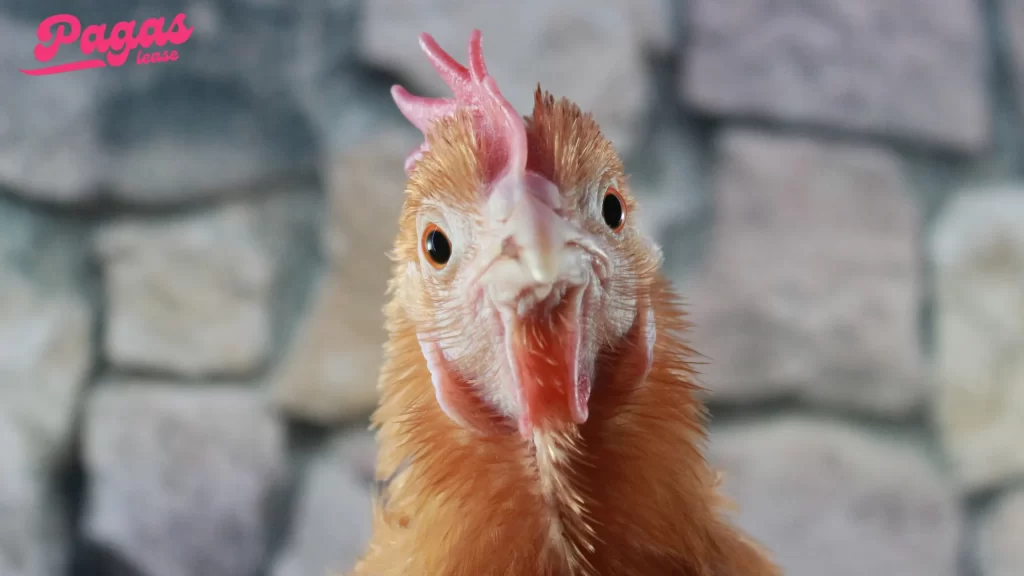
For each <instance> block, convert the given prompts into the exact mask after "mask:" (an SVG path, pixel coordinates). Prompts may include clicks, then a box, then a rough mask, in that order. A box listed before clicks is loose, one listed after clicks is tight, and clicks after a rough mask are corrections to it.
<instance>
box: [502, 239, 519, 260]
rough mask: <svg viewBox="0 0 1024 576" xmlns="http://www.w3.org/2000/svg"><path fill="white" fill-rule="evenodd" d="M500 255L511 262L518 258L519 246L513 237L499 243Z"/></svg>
mask: <svg viewBox="0 0 1024 576" xmlns="http://www.w3.org/2000/svg"><path fill="white" fill-rule="evenodd" d="M501 255H502V256H504V257H505V258H511V259H512V260H516V259H518V258H519V244H517V243H516V239H515V238H514V237H512V236H508V237H506V238H505V239H504V240H502V241H501Z"/></svg>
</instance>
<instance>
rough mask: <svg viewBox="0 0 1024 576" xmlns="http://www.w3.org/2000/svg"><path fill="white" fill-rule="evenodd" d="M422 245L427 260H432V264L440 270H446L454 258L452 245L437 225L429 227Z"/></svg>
mask: <svg viewBox="0 0 1024 576" xmlns="http://www.w3.org/2000/svg"><path fill="white" fill-rule="evenodd" d="M420 244H421V245H422V247H423V253H424V254H425V255H426V256H427V260H430V264H431V265H432V266H433V267H434V268H437V269H438V270H440V269H442V268H444V267H445V266H446V265H447V264H448V260H450V259H451V257H452V243H451V242H450V241H449V240H448V237H447V236H445V235H444V232H442V231H441V229H440V228H438V227H437V225H436V224H431V225H429V226H427V229H426V230H424V231H423V239H422V240H421V241H420Z"/></svg>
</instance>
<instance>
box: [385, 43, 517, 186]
mask: <svg viewBox="0 0 1024 576" xmlns="http://www.w3.org/2000/svg"><path fill="white" fill-rule="evenodd" d="M420 48H422V49H423V52H424V53H426V55H427V57H428V58H429V59H430V63H431V64H433V66H434V69H435V70H437V73H438V74H439V75H440V76H441V78H442V79H444V81H445V83H446V84H448V87H449V88H451V90H452V92H453V93H454V94H455V98H424V97H422V96H413V95H412V94H410V93H409V92H408V91H407V90H406V89H405V88H403V87H401V86H398V85H395V86H393V87H392V88H391V96H392V97H393V98H394V99H395V104H397V105H398V109H399V110H400V111H401V112H402V115H403V116H405V117H406V119H408V120H409V122H411V123H412V125H413V126H415V127H417V128H419V130H420V131H421V132H423V133H424V135H425V134H426V133H427V131H429V130H430V127H431V125H432V124H433V123H434V122H435V121H436V120H438V119H440V118H444V117H446V116H451V115H452V114H454V113H455V111H456V110H457V109H459V108H460V107H464V108H468V109H470V110H472V112H473V122H474V128H475V130H476V134H477V137H478V138H480V139H482V140H483V141H485V142H486V143H487V146H486V147H485V150H487V156H488V157H487V158H486V160H485V162H486V166H485V167H486V178H487V179H488V180H489V181H493V180H496V179H497V178H499V177H502V176H517V177H521V176H523V175H525V173H526V127H525V126H524V125H523V120H522V118H520V116H519V115H518V114H517V113H516V111H515V108H513V107H512V105H511V104H509V103H508V101H507V100H505V98H504V97H503V96H502V95H501V92H500V91H499V90H498V84H497V83H496V82H495V81H494V78H493V77H491V76H489V75H488V74H487V66H486V64H484V55H483V48H482V45H481V33H480V30H473V32H472V33H471V34H470V36H469V68H468V69H467V68H466V67H465V66H463V65H462V64H459V63H458V62H456V61H455V59H454V58H452V57H451V56H450V55H448V53H447V52H445V51H444V50H442V49H441V47H440V46H438V45H437V42H436V41H435V40H434V38H433V37H432V36H430V34H427V33H423V34H420ZM426 150H427V143H426V142H424V143H423V144H422V145H421V146H420V147H419V148H418V149H417V150H416V151H414V152H413V153H412V154H411V155H410V156H409V158H407V159H406V161H405V169H406V172H411V171H412V168H413V165H414V164H415V163H416V161H417V160H418V159H419V158H420V157H421V156H422V153H423V152H424V151H426Z"/></svg>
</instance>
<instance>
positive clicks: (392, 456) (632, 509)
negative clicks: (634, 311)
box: [361, 284, 752, 576]
mask: <svg viewBox="0 0 1024 576" xmlns="http://www.w3.org/2000/svg"><path fill="white" fill-rule="evenodd" d="M655 288H656V289H655V291H654V293H652V295H651V301H652V305H653V306H654V307H655V311H656V316H657V323H658V334H657V342H658V345H657V346H656V348H655V353H654V361H653V367H652V369H651V371H650V373H649V374H648V375H647V376H646V377H644V376H642V375H640V376H638V375H637V370H636V365H635V363H636V360H635V359H632V358H631V356H630V351H631V350H633V349H634V347H632V346H628V345H627V346H623V347H622V349H621V350H610V351H606V352H605V353H604V356H603V358H602V362H601V364H600V365H601V367H600V369H599V372H598V378H597V379H596V380H595V386H594V392H593V395H592V396H591V399H590V416H589V418H588V420H587V422H586V423H585V424H583V425H582V426H578V427H577V426H575V425H573V426H569V427H566V428H565V429H564V430H561V431H555V432H550V431H548V432H536V433H535V434H534V437H533V438H532V441H531V439H524V438H522V437H521V436H519V435H518V434H515V433H512V434H505V435H490V436H479V435H475V434H473V433H471V432H469V431H467V430H466V429H464V428H462V427H460V426H458V425H457V424H455V423H453V422H452V421H451V420H450V419H449V418H448V417H446V416H445V414H444V413H443V412H442V411H441V410H440V408H439V407H438V405H437V402H436V401H435V399H434V392H433V388H432V386H431V382H430V376H429V373H428V372H427V369H426V366H425V365H424V362H423V359H422V355H420V354H418V352H419V348H418V346H417V343H416V340H415V334H414V332H413V326H412V325H411V322H410V321H409V320H408V319H407V318H406V317H405V316H404V314H403V313H402V311H401V309H400V307H399V306H397V305H393V306H392V307H391V308H390V309H389V317H390V318H389V321H390V322H391V326H390V328H391V332H392V339H391V341H390V343H389V350H388V357H389V360H388V361H387V362H386V364H385V366H384V369H383V372H382V383H383V386H382V389H381V392H382V400H381V406H380V408H379V410H378V411H377V412H376V414H375V415H374V421H375V424H376V425H378V426H379V428H380V432H379V435H378V442H379V449H380V453H379V459H378V477H379V478H380V479H382V480H383V479H385V478H388V477H390V476H392V475H393V474H394V478H393V479H392V480H391V481H390V482H389V485H388V486H387V488H386V489H384V490H383V492H382V494H381V498H380V499H379V502H378V517H377V524H376V527H375V535H374V538H375V542H376V541H380V542H383V544H381V545H380V547H378V548H376V549H375V550H376V552H374V551H371V553H370V555H369V556H368V557H367V558H366V559H365V560H364V562H363V563H362V564H361V566H363V567H364V568H365V572H364V573H366V574H370V573H377V574H381V575H386V574H396V575H398V574H411V573H412V572H407V571H403V570H398V569H393V563H394V555H396V554H397V555H399V556H400V557H402V558H407V559H408V562H409V563H411V564H410V565H414V566H415V567H416V570H415V573H417V574H436V575H437V576H447V575H453V576H454V575H462V574H466V575H470V574H472V575H477V574H483V575H486V574H495V573H496V574H505V575H509V576H518V575H526V574H529V575H531V576H569V575H572V576H577V575H579V576H591V575H593V576H598V575H600V576H606V575H618V574H623V575H625V574H639V573H658V574H665V575H666V576H669V575H673V574H678V575H689V574H694V575H696V574H705V573H711V572H709V571H707V570H708V567H709V566H713V565H717V563H718V562H721V557H722V555H723V554H734V555H735V554H736V551H735V550H732V551H730V552H727V551H726V550H725V549H723V548H722V544H721V542H722V538H726V539H728V540H729V541H730V542H731V541H737V542H738V541H739V540H738V538H739V537H738V536H736V535H735V534H734V533H733V532H732V531H731V529H729V528H728V526H727V525H725V524H724V523H723V522H722V520H721V519H720V518H719V515H718V510H717V508H718V505H719V503H720V502H719V501H718V499H717V496H716V477H715V475H714V474H713V473H712V472H711V471H710V470H709V468H708V467H707V466H706V464H705V462H704V459H703V457H702V454H701V447H702V443H703V440H704V432H703V427H702V406H701V404H700V403H699V402H698V401H697V400H696V399H695V398H694V396H693V392H694V391H695V389H696V387H695V386H694V385H693V384H692V383H691V382H690V380H689V378H688V375H689V374H690V373H691V372H690V368H689V366H688V365H687V363H686V361H685V359H686V358H687V357H689V356H690V351H689V350H688V349H687V347H686V346H685V345H684V344H683V343H682V341H681V340H679V339H678V336H677V334H678V333H679V332H680V331H681V330H682V329H683V328H684V322H683V320H682V314H681V313H680V312H679V309H678V307H677V306H676V305H675V304H674V303H673V301H672V295H671V294H670V293H669V292H668V291H667V290H664V288H663V285H662V284H658V285H657V286H656V287H655ZM402 463H407V464H408V465H407V466H405V467H404V469H403V470H401V471H399V472H397V474H395V472H396V471H397V469H398V467H399V465H400V464H402ZM744 550H746V548H744ZM751 553H752V552H751ZM389 557H390V558H392V560H391V561H389V560H388V558H389ZM598 566H599V567H600V569H598V568H595V567H598ZM389 567H391V568H389ZM373 569H377V570H379V571H378V572H373ZM716 570H721V568H716ZM719 573H721V574H727V573H728V572H727V571H721V572H719Z"/></svg>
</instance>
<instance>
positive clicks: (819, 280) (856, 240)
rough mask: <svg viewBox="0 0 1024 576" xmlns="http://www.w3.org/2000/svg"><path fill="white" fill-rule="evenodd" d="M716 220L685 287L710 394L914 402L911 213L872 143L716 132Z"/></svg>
mask: <svg viewBox="0 0 1024 576" xmlns="http://www.w3.org/2000/svg"><path fill="white" fill-rule="evenodd" d="M719 153H720V154H721V157H720V158H719V160H718V166H717V168H718V173H717V183H716V186H715V194H716V197H715V204H716V208H715V210H716V228H715V230H714V233H713V236H714V238H713V241H712V244H711V247H710V249H709V254H708V255H707V266H706V268H705V269H704V270H703V271H702V272H701V275H700V278H699V282H696V283H695V288H694V292H693V293H692V294H688V296H689V298H688V299H689V301H690V302H692V303H693V306H692V320H693V322H694V323H695V325H696V328H695V332H694V346H695V347H696V349H697V351H698V352H700V353H702V354H704V355H706V356H707V357H708V358H707V361H708V362H709V364H707V365H702V366H701V367H700V368H701V372H702V374H703V376H704V378H703V381H704V383H705V384H706V385H707V386H708V387H710V389H711V392H712V394H713V396H712V398H713V399H714V400H716V401H719V400H720V401H723V402H739V403H744V402H755V401H759V400H765V399H769V398H777V397H781V396H797V397H800V398H802V399H804V400H806V401H808V402H811V403H815V404H819V405H828V406H833V407H841V408H845V409H852V410H856V411H862V412H866V413H876V414H886V415H900V414H905V413H907V412H908V411H910V410H912V409H914V408H917V407H919V406H920V405H921V403H922V402H923V400H924V397H925V392H926V387H925V384H924V378H923V374H922V359H921V352H920V348H919V342H918V335H917V322H918V320H917V318H918V298H919V286H918V283H919V282H918V274H919V266H920V265H919V262H918V252H919V242H918V226H919V223H918V214H917V211H916V209H915V205H914V201H913V198H912V197H911V195H910V194H909V193H908V191H907V189H906V188H907V182H906V181H905V179H904V176H903V173H902V169H901V165H900V164H899V163H898V162H897V160H896V159H895V158H894V157H893V156H891V155H889V154H887V153H886V152H884V151H882V150H879V149H872V148H863V147H857V146H852V145H843V144H837V143H831V144H829V143H825V142H820V141H815V140H812V139H809V138H800V137H775V136H767V135H764V134H759V133H756V132H746V131H728V132H725V133H724V134H723V135H722V138H721V140H720V141H719Z"/></svg>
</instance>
